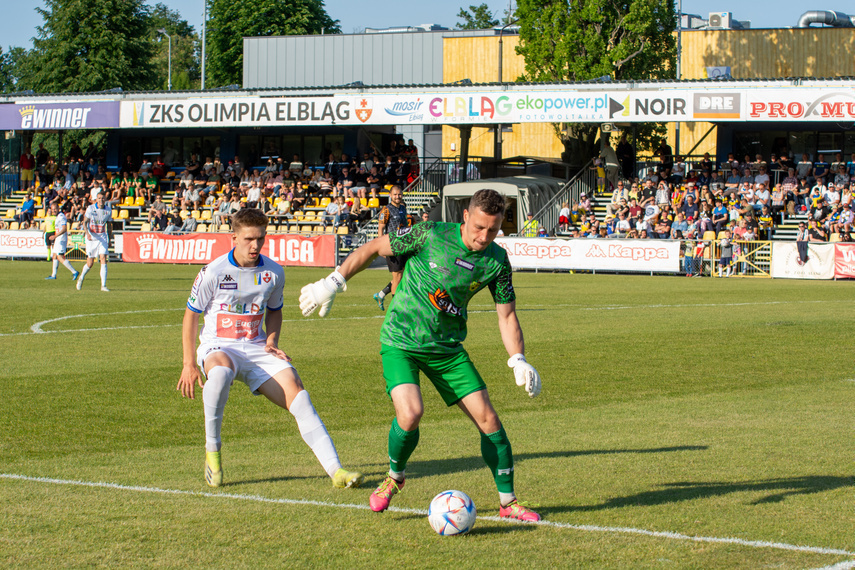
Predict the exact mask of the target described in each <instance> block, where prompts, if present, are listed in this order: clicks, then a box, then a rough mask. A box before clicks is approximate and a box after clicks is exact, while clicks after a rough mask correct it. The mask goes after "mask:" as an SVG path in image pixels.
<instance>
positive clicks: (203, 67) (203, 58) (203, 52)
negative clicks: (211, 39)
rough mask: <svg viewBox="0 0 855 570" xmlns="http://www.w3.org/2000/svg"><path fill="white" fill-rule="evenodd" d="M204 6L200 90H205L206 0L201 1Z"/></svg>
mask: <svg viewBox="0 0 855 570" xmlns="http://www.w3.org/2000/svg"><path fill="white" fill-rule="evenodd" d="M202 4H203V5H204V6H205V9H204V11H203V12H202V90H203V91H204V89H205V32H206V31H207V30H208V0H202Z"/></svg>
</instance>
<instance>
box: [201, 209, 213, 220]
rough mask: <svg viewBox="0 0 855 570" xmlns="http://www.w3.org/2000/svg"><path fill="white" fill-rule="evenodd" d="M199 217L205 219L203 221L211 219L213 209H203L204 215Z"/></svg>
mask: <svg viewBox="0 0 855 570" xmlns="http://www.w3.org/2000/svg"><path fill="white" fill-rule="evenodd" d="M199 219H200V220H203V221H204V220H210V219H211V210H208V209H205V210H202V217H201V218H199Z"/></svg>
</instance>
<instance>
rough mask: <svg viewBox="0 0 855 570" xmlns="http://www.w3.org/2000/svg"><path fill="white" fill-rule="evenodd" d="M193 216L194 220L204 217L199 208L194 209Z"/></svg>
mask: <svg viewBox="0 0 855 570" xmlns="http://www.w3.org/2000/svg"><path fill="white" fill-rule="evenodd" d="M192 216H193V219H194V220H200V219H202V212H200V211H199V210H193V213H192Z"/></svg>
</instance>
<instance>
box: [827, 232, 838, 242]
mask: <svg viewBox="0 0 855 570" xmlns="http://www.w3.org/2000/svg"><path fill="white" fill-rule="evenodd" d="M828 241H829V242H830V243H835V242H838V241H840V234H839V233H837V232H835V233H833V234H831V237H830V238H829V240H828Z"/></svg>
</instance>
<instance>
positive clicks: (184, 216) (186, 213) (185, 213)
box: [178, 210, 190, 220]
mask: <svg viewBox="0 0 855 570" xmlns="http://www.w3.org/2000/svg"><path fill="white" fill-rule="evenodd" d="M178 215H179V216H181V219H182V220H186V219H187V218H188V217H190V214H189V212H187V210H181V211H179V212H178Z"/></svg>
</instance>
